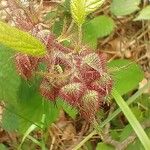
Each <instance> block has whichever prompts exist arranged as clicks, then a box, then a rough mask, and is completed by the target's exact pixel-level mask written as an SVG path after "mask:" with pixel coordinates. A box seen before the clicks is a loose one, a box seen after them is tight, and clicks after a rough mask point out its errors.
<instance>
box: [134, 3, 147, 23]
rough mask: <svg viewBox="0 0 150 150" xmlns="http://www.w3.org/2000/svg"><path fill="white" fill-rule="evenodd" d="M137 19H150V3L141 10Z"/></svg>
mask: <svg viewBox="0 0 150 150" xmlns="http://www.w3.org/2000/svg"><path fill="white" fill-rule="evenodd" d="M134 20H135V21H136V20H150V5H148V6H146V7H145V8H144V9H142V10H141V11H140V14H139V16H138V17H137V18H135V19H134Z"/></svg>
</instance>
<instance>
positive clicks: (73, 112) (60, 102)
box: [56, 99, 78, 119]
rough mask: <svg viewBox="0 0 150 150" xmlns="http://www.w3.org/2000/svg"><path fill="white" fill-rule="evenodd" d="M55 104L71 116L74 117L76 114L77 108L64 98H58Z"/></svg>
mask: <svg viewBox="0 0 150 150" xmlns="http://www.w3.org/2000/svg"><path fill="white" fill-rule="evenodd" d="M56 104H57V106H58V107H60V108H63V110H64V111H65V112H66V113H67V114H68V115H69V116H70V117H71V118H72V119H75V118H76V115H77V114H78V111H77V109H75V108H74V107H72V106H71V105H69V104H68V103H66V102H65V101H64V100H61V99H58V100H57V102H56Z"/></svg>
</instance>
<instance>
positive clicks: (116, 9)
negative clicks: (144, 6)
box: [110, 0, 141, 16]
mask: <svg viewBox="0 0 150 150" xmlns="http://www.w3.org/2000/svg"><path fill="white" fill-rule="evenodd" d="M140 2H141V0H113V1H112V3H111V6H110V10H111V12H112V13H113V14H114V15H116V16H124V15H129V14H131V13H133V12H135V11H136V10H139V7H138V5H139V4H140Z"/></svg>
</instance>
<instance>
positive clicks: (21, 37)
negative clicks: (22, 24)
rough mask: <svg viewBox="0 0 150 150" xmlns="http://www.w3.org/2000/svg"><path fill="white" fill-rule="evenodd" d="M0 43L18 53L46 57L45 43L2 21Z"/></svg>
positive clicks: (0, 24)
mask: <svg viewBox="0 0 150 150" xmlns="http://www.w3.org/2000/svg"><path fill="white" fill-rule="evenodd" d="M0 43H1V44H4V45H6V46H8V47H10V48H12V49H14V50H16V51H18V52H22V53H26V54H29V55H33V56H44V55H45V54H46V50H45V49H46V48H45V46H44V44H43V43H41V42H40V41H39V40H38V39H36V38H34V37H33V36H31V35H30V34H28V33H27V32H23V31H21V30H19V29H17V28H15V27H11V26H9V25H8V24H6V23H4V22H1V21H0Z"/></svg>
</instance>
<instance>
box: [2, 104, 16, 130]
mask: <svg viewBox="0 0 150 150" xmlns="http://www.w3.org/2000/svg"><path fill="white" fill-rule="evenodd" d="M6 107H7V108H6V109H5V110H4V112H3V115H2V124H1V127H2V128H3V129H5V130H6V131H9V132H14V131H16V130H17V129H18V127H19V126H18V125H19V122H18V120H19V117H18V116H17V115H16V114H15V113H13V112H16V108H15V107H13V106H11V105H6Z"/></svg>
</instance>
